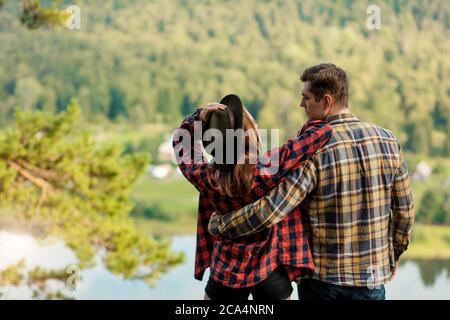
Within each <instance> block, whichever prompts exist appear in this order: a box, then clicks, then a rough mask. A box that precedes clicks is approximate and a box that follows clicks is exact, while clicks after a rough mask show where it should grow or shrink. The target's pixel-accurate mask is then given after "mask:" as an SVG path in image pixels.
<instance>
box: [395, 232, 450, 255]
mask: <svg viewBox="0 0 450 320" xmlns="http://www.w3.org/2000/svg"><path fill="white" fill-rule="evenodd" d="M404 258H407V259H450V226H437V225H425V224H415V225H414V227H413V233H412V237H411V244H410V245H409V247H408V250H407V251H406V252H405V254H404Z"/></svg>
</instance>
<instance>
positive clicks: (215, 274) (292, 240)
mask: <svg viewBox="0 0 450 320" xmlns="http://www.w3.org/2000/svg"><path fill="white" fill-rule="evenodd" d="M196 121H199V109H198V110H197V111H195V112H194V113H193V114H192V115H191V116H189V117H187V118H186V119H185V120H184V121H183V123H182V124H181V126H180V128H179V129H178V130H182V129H184V130H186V131H188V132H189V137H190V139H191V141H190V142H191V144H190V146H191V150H188V151H189V152H185V151H186V150H183V148H180V146H181V145H182V144H180V142H183V141H182V139H184V138H180V137H181V132H179V131H177V132H175V135H174V138H173V146H174V151H175V156H176V158H177V161H178V163H179V168H180V170H181V172H182V173H183V175H184V176H185V177H186V178H187V179H188V180H189V181H190V182H191V183H192V184H193V185H194V186H195V187H196V188H197V190H198V191H199V192H200V199H199V208H198V221H197V246H196V253H195V274H194V276H195V278H196V279H198V280H201V279H202V278H203V274H204V271H205V269H206V268H208V267H210V275H211V277H212V278H213V279H214V280H215V281H218V282H220V283H221V284H223V285H226V286H229V287H233V288H244V287H249V286H253V285H255V284H257V283H258V282H260V281H262V280H264V279H266V278H267V276H268V275H269V274H270V273H271V272H272V271H273V270H274V269H275V268H276V267H277V266H279V265H285V267H286V269H287V271H288V274H289V276H290V278H291V279H292V280H294V279H295V278H296V277H298V276H299V275H301V273H302V272H303V270H305V269H306V270H308V271H310V270H312V269H313V268H314V265H313V261H312V256H311V251H310V248H309V245H308V241H307V238H306V234H305V232H304V229H303V226H302V220H301V214H300V210H299V209H297V210H295V211H294V212H293V213H292V214H291V215H289V217H288V219H285V221H283V222H282V223H280V224H278V225H277V226H275V227H274V228H272V229H270V230H266V231H264V232H261V233H258V234H255V235H252V236H249V237H245V238H242V239H239V240H231V239H225V238H221V237H218V238H216V237H212V236H211V235H210V234H209V233H208V223H209V219H210V217H211V215H212V213H213V212H214V211H216V212H218V213H226V212H229V211H232V210H236V209H239V208H242V207H244V206H245V205H247V204H249V203H252V202H253V201H256V200H257V199H260V198H261V197H262V196H263V195H265V194H266V193H267V192H268V191H270V190H271V189H273V188H275V187H276V186H277V185H278V183H280V182H281V181H283V180H284V179H285V178H286V176H287V175H288V174H289V173H291V172H292V170H295V169H297V168H298V167H299V166H300V165H301V164H302V162H303V161H305V160H307V159H309V158H310V157H311V156H312V155H313V153H314V152H315V151H316V150H318V149H320V148H321V147H322V146H323V145H325V144H326V143H327V142H328V140H329V138H330V137H331V131H332V127H331V126H329V125H328V124H326V123H324V122H322V121H314V122H309V123H307V124H306V125H305V126H304V127H303V128H302V129H301V130H299V132H298V134H297V137H296V138H294V139H292V140H288V141H287V142H286V143H285V144H284V145H283V146H282V147H281V148H278V149H274V150H272V151H268V152H267V153H266V154H265V155H264V156H263V157H260V158H259V159H258V160H259V161H258V163H257V164H256V165H255V167H254V171H253V181H254V182H253V185H252V190H251V192H250V194H249V195H248V196H246V197H240V198H230V197H227V196H224V195H222V194H221V193H220V192H219V190H218V188H217V186H216V184H215V183H214V179H213V177H212V176H210V171H209V170H208V167H209V164H208V163H207V162H206V161H205V159H204V158H203V155H202V152H201V151H200V152H197V153H195V152H194V151H195V150H201V140H199V139H197V140H196V137H195V134H194V127H195V122H196ZM197 123H198V122H197ZM200 124H201V122H200ZM198 138H201V137H198ZM195 155H200V158H199V159H195ZM274 161H277V162H278V163H279V168H278V172H276V174H272V175H271V174H268V173H270V172H271V169H270V168H271V165H273V164H274ZM267 170H269V171H267Z"/></svg>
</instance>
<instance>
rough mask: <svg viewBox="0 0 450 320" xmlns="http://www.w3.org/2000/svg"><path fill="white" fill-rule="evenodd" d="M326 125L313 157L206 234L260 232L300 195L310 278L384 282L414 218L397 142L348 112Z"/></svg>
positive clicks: (362, 284) (403, 247) (363, 284)
mask: <svg viewBox="0 0 450 320" xmlns="http://www.w3.org/2000/svg"><path fill="white" fill-rule="evenodd" d="M329 123H330V124H331V125H332V126H333V137H332V138H331V139H330V141H329V142H328V144H327V145H326V146H325V147H323V148H322V149H321V150H319V151H318V152H317V153H316V154H315V155H314V156H313V158H312V159H310V160H308V161H306V162H304V163H303V164H302V166H301V167H300V168H299V169H298V170H296V171H295V172H294V173H293V174H291V175H290V176H289V177H288V178H287V179H285V180H284V181H283V182H282V183H280V184H279V185H278V187H277V188H276V189H273V190H272V191H271V192H270V193H268V194H267V195H266V196H265V197H263V198H261V199H260V200H259V201H256V202H255V203H253V204H250V205H249V206H247V207H245V208H242V209H241V210H238V211H236V212H232V213H230V214H227V215H222V216H217V215H215V214H214V215H213V217H212V218H211V223H210V228H209V231H210V232H211V234H221V233H223V234H224V235H227V236H228V237H231V238H236V237H240V236H244V235H249V234H253V233H255V232H259V231H261V230H266V229H265V228H270V227H271V226H273V225H275V224H276V223H278V222H279V221H280V220H281V221H282V219H283V218H284V217H285V216H286V214H288V213H289V212H290V211H291V210H292V209H293V208H296V207H297V206H298V205H299V204H300V203H301V202H302V201H303V200H304V201H303V203H302V208H303V209H304V210H302V212H304V213H306V214H304V225H305V228H307V230H306V231H307V232H308V234H309V241H310V244H311V248H312V253H313V258H314V264H315V272H314V274H313V278H315V279H318V280H321V281H324V282H328V283H332V284H336V285H341V286H357V287H370V286H377V285H380V284H384V283H385V282H386V281H387V280H389V278H390V277H391V267H393V266H394V265H395V263H396V262H397V261H398V259H399V257H400V255H401V254H402V253H403V252H404V251H405V250H406V248H407V246H408V244H409V235H410V232H411V227H412V224H413V221H414V209H413V208H414V206H413V199H412V195H411V191H410V186H409V179H408V170H407V168H406V163H405V160H404V158H403V152H402V148H401V145H400V143H399V141H398V139H397V138H396V137H395V136H394V135H393V134H392V133H391V132H390V131H388V130H386V129H383V128H380V127H377V126H374V125H371V124H368V123H364V122H361V121H360V120H358V119H357V118H356V117H355V116H354V115H353V114H341V115H339V116H335V117H333V118H331V119H330V120H329ZM305 197H306V198H305ZM288 217H289V215H288Z"/></svg>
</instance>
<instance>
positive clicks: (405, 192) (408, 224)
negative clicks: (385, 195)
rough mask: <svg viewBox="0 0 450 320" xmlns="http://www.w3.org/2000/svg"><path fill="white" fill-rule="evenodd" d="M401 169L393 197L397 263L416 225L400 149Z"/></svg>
mask: <svg viewBox="0 0 450 320" xmlns="http://www.w3.org/2000/svg"><path fill="white" fill-rule="evenodd" d="M399 160H400V168H399V170H398V172H397V174H396V175H395V178H394V181H393V186H392V196H391V210H392V220H393V221H392V224H393V247H394V255H395V259H396V261H398V259H399V258H400V255H401V254H402V253H403V252H404V251H406V249H407V248H408V244H409V241H410V234H411V230H412V225H413V223H414V203H413V198H412V193H411V189H410V185H409V177H408V169H407V167H406V162H405V159H404V157H403V151H402V149H401V147H400V159H399Z"/></svg>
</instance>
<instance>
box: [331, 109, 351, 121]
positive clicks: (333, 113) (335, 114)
mask: <svg viewBox="0 0 450 320" xmlns="http://www.w3.org/2000/svg"><path fill="white" fill-rule="evenodd" d="M349 112H350V109H349V108H347V107H345V108H340V109H339V110H335V111H333V112H331V113H330V114H329V115H328V117H327V118H326V119H325V121H328V119H330V118H331V117H334V116H337V115H339V114H343V113H349Z"/></svg>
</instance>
